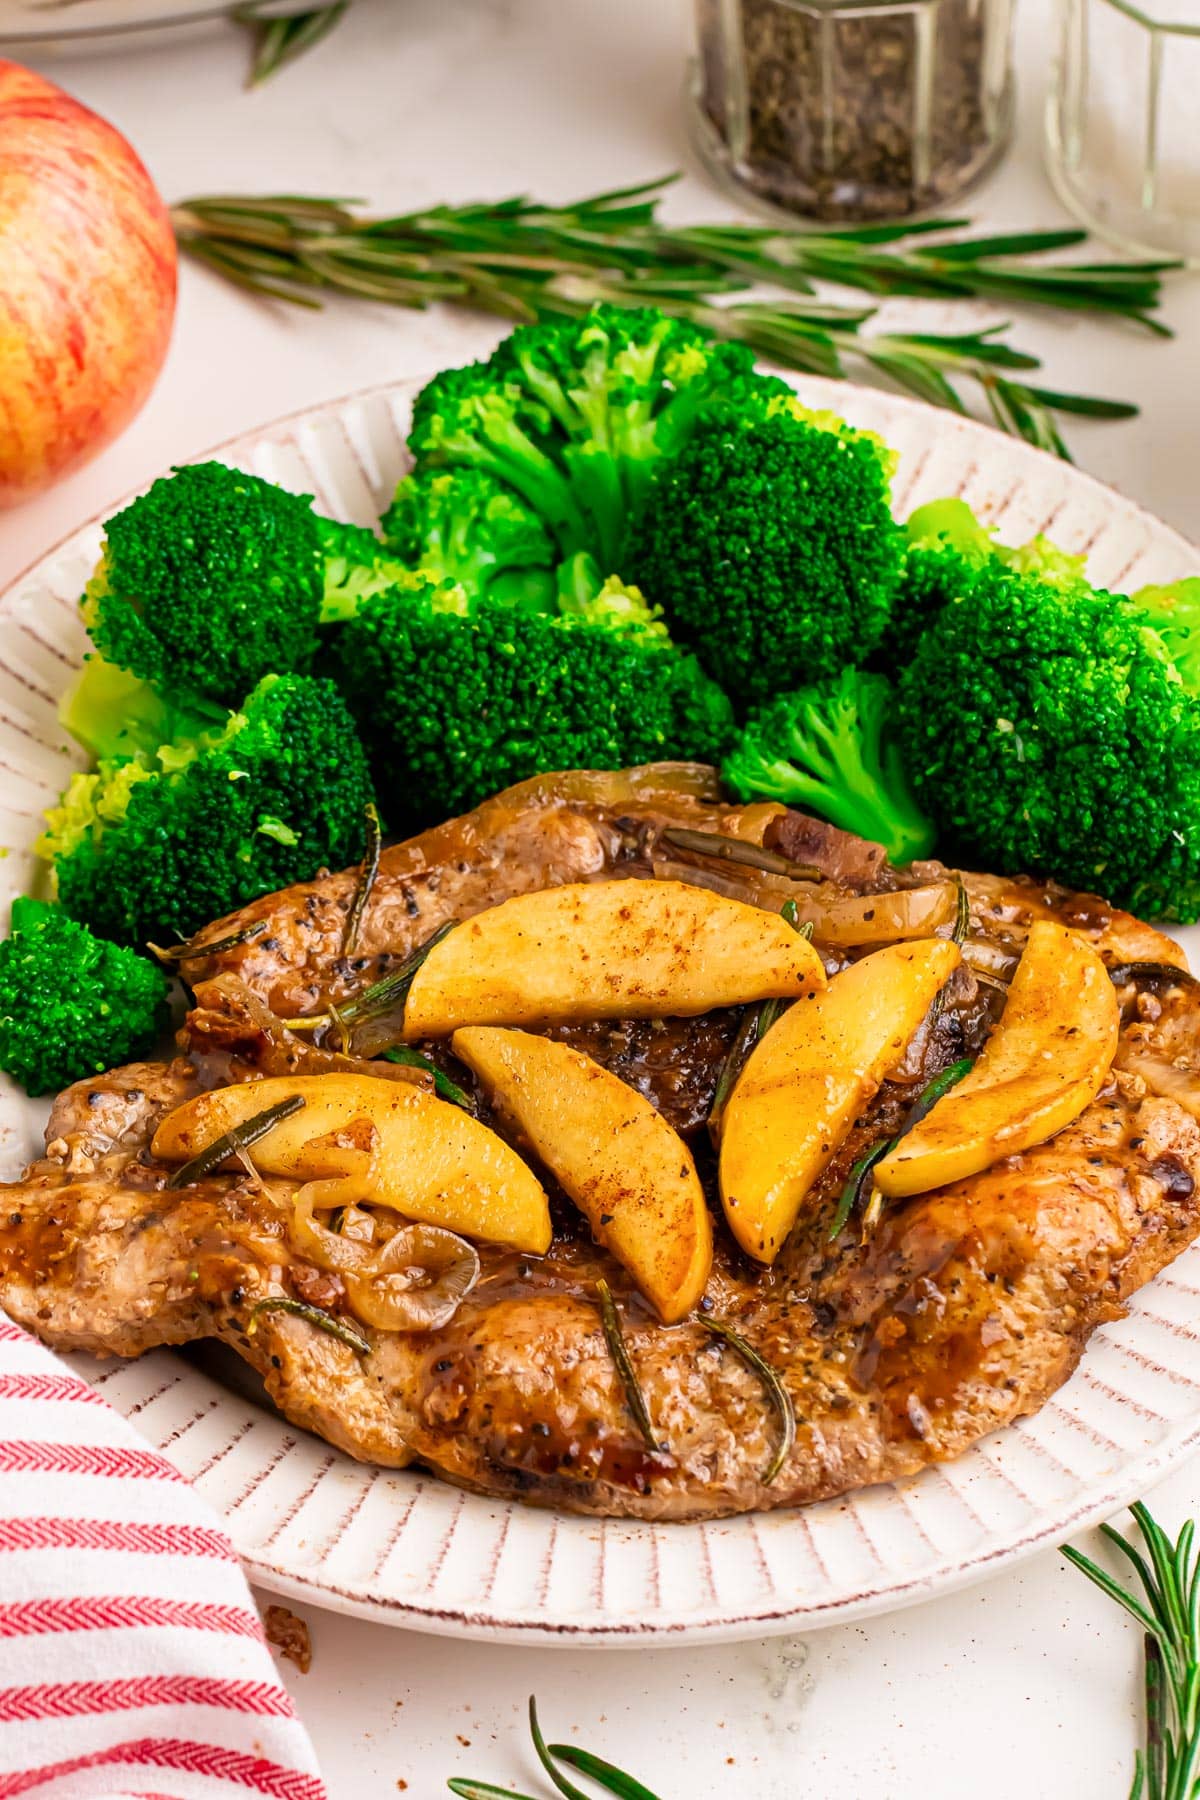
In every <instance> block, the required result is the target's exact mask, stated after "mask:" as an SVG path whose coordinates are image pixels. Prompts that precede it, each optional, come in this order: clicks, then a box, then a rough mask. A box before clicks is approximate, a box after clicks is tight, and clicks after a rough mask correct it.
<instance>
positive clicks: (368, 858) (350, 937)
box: [342, 800, 383, 956]
mask: <svg viewBox="0 0 1200 1800" xmlns="http://www.w3.org/2000/svg"><path fill="white" fill-rule="evenodd" d="M366 827H367V847H366V849H365V851H364V852H363V860H362V869H361V871H360V873H359V877H358V884H357V886H356V887H355V890H354V898H353V900H352V901H351V902H350V911H349V912H348V913H347V914H346V936H345V938H344V939H343V942H342V955H343V956H349V955H350V953H351V951H352V950H353V949H354V946H355V945H356V944H357V942H358V934H359V931H360V929H361V927H362V922H363V914H364V913H365V912H366V910H367V906H368V905H369V903H370V899H371V890H372V889H373V888H374V886H375V877H376V876H377V875H378V873H379V856H380V852H381V850H382V849H383V830H382V828H381V826H380V823H379V808H378V807H377V806H376V805H375V802H374V801H373V800H368V802H367V808H366Z"/></svg>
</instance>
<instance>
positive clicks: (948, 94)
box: [692, 0, 1012, 221]
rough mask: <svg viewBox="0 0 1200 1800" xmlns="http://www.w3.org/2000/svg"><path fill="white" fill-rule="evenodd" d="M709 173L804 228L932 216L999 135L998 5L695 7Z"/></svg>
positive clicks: (747, 0) (1003, 81) (770, 0)
mask: <svg viewBox="0 0 1200 1800" xmlns="http://www.w3.org/2000/svg"><path fill="white" fill-rule="evenodd" d="M696 15H697V32H698V38H699V54H698V56H697V59H696V64H695V70H694V76H693V83H692V102H693V119H694V122H695V127H696V133H697V139H698V142H699V145H700V149H701V152H702V153H703V155H704V157H705V159H706V160H707V161H708V163H709V164H710V166H712V167H713V168H714V169H716V170H717V171H718V173H719V174H721V175H722V176H724V177H725V179H726V180H727V181H729V182H731V183H733V184H734V185H735V186H736V187H737V188H738V189H739V190H741V191H743V192H748V193H749V194H750V195H752V196H753V197H754V198H755V199H756V200H757V201H759V202H760V203H762V205H764V206H765V207H767V208H769V209H772V210H778V211H781V212H784V213H787V214H789V215H795V214H798V215H800V216H801V217H804V218H809V219H816V220H841V221H850V220H872V219H877V220H882V219H893V218H906V217H909V216H911V215H913V214H918V213H925V212H930V211H932V210H934V209H936V208H937V207H939V206H944V205H948V204H949V203H950V202H952V201H954V200H956V199H957V198H958V196H959V195H960V194H961V193H962V192H963V191H964V189H966V188H968V187H969V186H970V185H971V183H972V182H974V181H976V180H978V178H979V177H980V176H981V175H982V174H983V173H984V172H985V170H987V169H989V168H990V167H991V165H992V163H993V162H994V161H995V160H996V158H997V157H998V156H999V155H1000V153H1001V151H1002V150H1003V149H1004V147H1005V145H1006V143H1007V141H1008V138H1009V134H1010V131H1011V127H1012V72H1011V51H1010V43H1011V35H1012V0H857V3H856V4H854V5H842V4H839V0H697V8H696Z"/></svg>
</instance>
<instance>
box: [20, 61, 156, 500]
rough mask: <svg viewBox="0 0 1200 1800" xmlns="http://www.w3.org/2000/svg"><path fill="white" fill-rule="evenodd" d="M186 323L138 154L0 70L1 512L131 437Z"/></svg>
mask: <svg viewBox="0 0 1200 1800" xmlns="http://www.w3.org/2000/svg"><path fill="white" fill-rule="evenodd" d="M174 312H175V239H174V236H173V234H172V231H171V221H170V218H169V216H168V213H167V209H166V207H165V205H164V204H163V201H162V198H161V196H160V195H159V193H158V190H157V188H156V187H155V186H154V183H153V182H152V181H151V179H150V177H149V175H148V174H147V173H146V170H145V169H144V168H143V166H142V164H141V162H140V160H139V159H138V157H137V155H136V154H135V152H134V151H133V150H132V149H131V148H130V146H129V145H128V144H127V143H126V141H125V139H124V138H123V137H122V136H121V134H120V132H119V131H116V130H114V128H113V127H112V126H111V125H108V124H106V123H105V121H104V120H103V119H100V118H97V116H96V114H95V113H93V112H89V111H88V109H87V107H86V106H81V105H80V104H79V102H78V101H77V100H72V98H71V96H70V95H69V94H65V93H64V92H63V91H62V89H61V88H57V87H55V86H54V84H53V82H50V81H45V80H43V78H42V77H41V76H40V75H35V74H34V73H33V72H32V70H30V69H23V68H22V67H21V66H20V64H19V63H13V62H5V61H4V60H3V59H0V506H11V505H13V504H15V502H17V501H18V500H22V499H24V498H25V497H26V495H28V494H32V493H35V492H36V491H37V490H38V489H39V488H43V487H48V486H49V485H50V483H51V482H53V481H57V479H58V478H59V476H60V475H63V474H65V473H66V471H67V470H68V469H70V468H73V467H74V466H75V464H77V463H80V462H83V461H84V460H85V458H87V457H89V456H91V455H93V454H94V453H95V452H96V451H97V450H99V449H100V448H101V447H102V446H103V445H104V444H107V443H108V442H109V441H110V440H111V439H112V438H114V437H116V435H117V433H118V432H120V431H123V430H124V428H125V426H126V425H128V423H129V421H130V420H131V419H132V418H133V416H134V414H135V413H136V412H137V411H138V409H139V408H140V407H141V405H142V402H143V401H144V400H145V398H146V396H147V395H148V394H149V392H150V389H151V388H152V387H153V385H154V382H155V378H156V377H157V375H158V372H159V370H160V368H161V367H162V363H163V358H164V357H165V355H166V353H167V344H168V342H169V340H170V336H171V321H172V318H173V316H174Z"/></svg>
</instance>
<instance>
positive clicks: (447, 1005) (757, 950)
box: [404, 881, 825, 1041]
mask: <svg viewBox="0 0 1200 1800" xmlns="http://www.w3.org/2000/svg"><path fill="white" fill-rule="evenodd" d="M824 980H825V971H824V968H823V966H822V963H821V959H820V957H819V956H818V955H817V953H816V951H815V950H814V949H813V947H812V945H811V944H810V943H808V941H807V940H806V939H805V938H803V937H801V936H800V935H799V934H798V933H797V932H796V931H795V930H793V928H792V926H791V925H789V924H788V922H787V920H786V919H784V918H782V917H781V916H780V915H779V914H778V913H774V912H765V911H764V910H763V909H762V908H761V907H757V906H747V905H746V903H745V902H744V901H742V900H729V899H726V897H725V896H724V895H723V894H714V893H712V892H711V891H710V890H709V889H708V888H699V887H690V886H688V884H687V883H686V882H682V881H597V882H571V883H568V884H567V885H565V886H563V887H553V888H543V889H541V890H540V891H539V892H537V893H535V894H518V895H516V896H515V898H513V899H511V900H505V901H503V902H502V904H501V905H499V906H494V907H492V908H491V910H490V911H488V912H483V913H479V914H478V915H477V916H476V917H475V918H473V919H468V920H467V921H466V922H465V923H464V924H462V925H459V926H457V927H456V928H455V930H453V931H452V932H451V933H450V934H449V936H448V937H445V938H443V939H442V941H441V943H439V944H437V945H435V946H434V948H433V949H432V950H431V951H430V953H429V955H428V956H427V957H426V959H425V961H424V962H423V963H422V964H421V967H420V968H419V969H418V971H417V973H416V976H415V977H414V979H413V983H412V986H411V988H410V989H409V992H408V999H407V1001H406V1003H405V1008H404V1035H405V1037H406V1038H408V1039H409V1040H410V1041H411V1040H413V1039H417V1038H429V1037H445V1036H447V1035H448V1034H449V1033H450V1032H451V1031H454V1030H455V1029H456V1028H457V1027H458V1026H459V1025H548V1024H553V1023H556V1022H559V1021H565V1020H573V1019H574V1020H581V1019H656V1018H663V1017H666V1016H678V1015H686V1014H690V1013H703V1012H708V1011H710V1010H711V1009H712V1008H713V1007H714V1006H731V1005H734V1004H736V1003H737V1002H738V1001H743V1000H768V999H773V998H778V999H784V998H791V997H792V996H794V995H796V994H801V993H805V992H808V991H809V990H810V989H812V988H814V987H819V986H820V985H821V984H822V983H823V982H824Z"/></svg>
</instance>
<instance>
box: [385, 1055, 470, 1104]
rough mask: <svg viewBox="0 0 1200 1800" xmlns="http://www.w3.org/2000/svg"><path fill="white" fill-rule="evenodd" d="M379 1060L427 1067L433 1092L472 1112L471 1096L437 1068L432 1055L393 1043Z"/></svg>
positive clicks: (421, 1067) (418, 1067)
mask: <svg viewBox="0 0 1200 1800" xmlns="http://www.w3.org/2000/svg"><path fill="white" fill-rule="evenodd" d="M381 1060H382V1061H383V1062H391V1063H405V1064H407V1065H408V1067H409V1068H410V1069H427V1070H428V1071H429V1073H430V1074H431V1075H432V1076H433V1091H434V1093H435V1094H438V1095H440V1097H441V1098H442V1099H443V1100H450V1101H452V1102H453V1104H454V1105H455V1106H461V1107H462V1109H463V1111H464V1112H469V1113H471V1114H474V1111H475V1107H474V1104H473V1102H472V1100H471V1096H470V1095H469V1094H468V1093H465V1092H464V1090H463V1089H462V1088H460V1087H459V1085H458V1083H457V1082H456V1081H451V1079H450V1077H449V1075H447V1074H446V1071H445V1070H444V1069H439V1068H438V1066H437V1064H436V1063H435V1062H434V1061H433V1059H432V1057H429V1056H425V1055H423V1054H422V1052H421V1051H420V1050H414V1049H413V1047H412V1045H411V1044H393V1045H392V1047H391V1049H390V1050H385V1051H384V1053H383V1056H382V1059H381Z"/></svg>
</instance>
